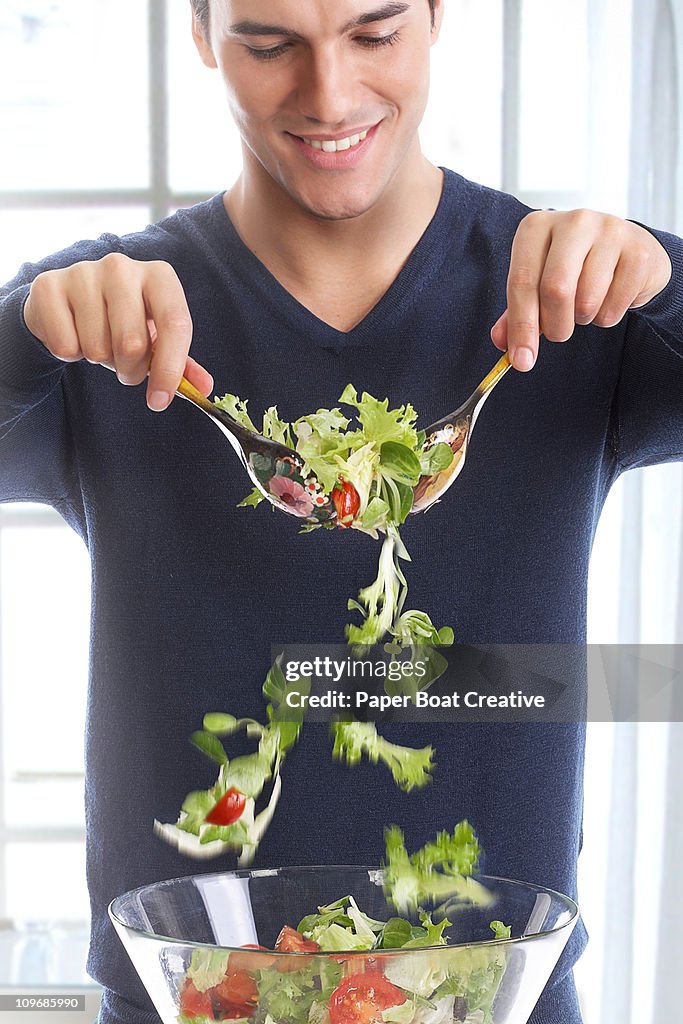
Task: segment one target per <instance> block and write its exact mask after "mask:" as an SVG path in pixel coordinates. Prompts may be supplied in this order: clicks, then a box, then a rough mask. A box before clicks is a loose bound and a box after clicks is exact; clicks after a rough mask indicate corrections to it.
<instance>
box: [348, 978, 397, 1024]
mask: <svg viewBox="0 0 683 1024" xmlns="http://www.w3.org/2000/svg"><path fill="white" fill-rule="evenodd" d="M405 1001H406V995H405V992H402V991H401V989H400V988H397V987H396V985H392V984H391V982H390V981H388V980H387V979H386V978H385V977H384V975H383V974H380V972H379V971H375V970H370V971H363V972H362V973H361V974H350V975H349V976H348V977H346V978H344V980H343V981H341V982H340V983H339V985H337V987H336V989H335V990H334V992H333V993H332V995H331V996H330V1024H382V1010H386V1009H388V1007H390V1006H400V1005H401V1003H405Z"/></svg>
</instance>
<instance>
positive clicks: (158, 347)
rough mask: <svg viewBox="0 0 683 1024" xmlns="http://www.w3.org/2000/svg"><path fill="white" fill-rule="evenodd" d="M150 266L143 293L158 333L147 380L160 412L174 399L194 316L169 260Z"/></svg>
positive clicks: (150, 397) (151, 399)
mask: <svg viewBox="0 0 683 1024" xmlns="http://www.w3.org/2000/svg"><path fill="white" fill-rule="evenodd" d="M150 269H151V273H150V275H149V276H148V277H147V279H146V281H145V285H144V289H143V296H144V300H145V307H146V310H147V316H148V317H149V318H150V319H152V320H153V321H154V325H155V328H156V332H157V337H156V342H155V346H154V361H153V363H152V366H151V367H150V371H149V380H148V382H147V404H148V406H149V408H150V409H152V410H154V411H155V412H161V411H162V410H163V409H165V408H167V406H168V405H169V404H170V402H171V401H172V399H173V396H174V394H175V392H176V390H177V388H178V384H179V383H180V378H181V377H182V376H183V371H184V370H185V366H186V363H187V358H188V351H189V348H190V343H191V341H192V318H191V317H190V311H189V309H188V307H187V300H186V299H185V293H184V292H183V289H182V285H181V284H180V281H179V280H178V278H177V276H176V274H175V272H174V271H173V269H172V268H171V267H170V266H168V264H152V265H150Z"/></svg>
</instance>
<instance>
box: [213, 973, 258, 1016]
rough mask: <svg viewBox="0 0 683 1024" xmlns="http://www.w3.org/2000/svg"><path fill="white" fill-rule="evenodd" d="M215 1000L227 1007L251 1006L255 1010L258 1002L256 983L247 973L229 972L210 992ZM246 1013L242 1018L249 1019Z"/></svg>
mask: <svg viewBox="0 0 683 1024" xmlns="http://www.w3.org/2000/svg"><path fill="white" fill-rule="evenodd" d="M210 991H211V995H212V997H213V998H214V999H216V1000H218V1001H219V1002H220V1003H221V1004H223V1005H226V1006H234V1007H244V1006H250V1007H251V1010H253V1008H254V1006H256V1003H257V1002H258V989H257V987H256V982H255V981H254V979H253V978H252V976H251V975H250V974H248V973H247V972H246V971H235V972H232V971H231V970H230V971H229V973H228V974H226V976H225V977H224V978H223V980H222V981H221V982H220V984H218V985H214V987H213V988H212V989H211V990H210ZM249 1015H250V1014H249V1013H245V1014H243V1015H242V1016H244V1017H248V1016H249Z"/></svg>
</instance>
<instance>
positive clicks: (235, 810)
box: [204, 786, 247, 825]
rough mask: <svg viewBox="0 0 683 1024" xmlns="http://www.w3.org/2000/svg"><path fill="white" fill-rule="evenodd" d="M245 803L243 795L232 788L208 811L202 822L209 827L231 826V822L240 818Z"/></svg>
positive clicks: (245, 799)
mask: <svg viewBox="0 0 683 1024" xmlns="http://www.w3.org/2000/svg"><path fill="white" fill-rule="evenodd" d="M246 802H247V798H246V797H245V795H244V793H240V791H239V789H235V787H234V786H233V787H232V788H231V789H229V790H228V792H227V793H226V794H225V796H222V797H221V798H220V800H219V801H218V803H217V804H216V806H215V807H213V808H212V809H211V810H210V811H209V813H208V814H207V816H206V818H205V819H204V821H208V822H209V824H210V825H232V823H233V821H237V819H238V818H239V817H240V816H241V814H242V811H243V810H244V807H245V804H246Z"/></svg>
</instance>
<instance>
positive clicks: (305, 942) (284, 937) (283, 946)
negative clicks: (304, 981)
mask: <svg viewBox="0 0 683 1024" xmlns="http://www.w3.org/2000/svg"><path fill="white" fill-rule="evenodd" d="M275 949H276V950H277V951H278V952H280V953H317V952H318V950H319V949H320V946H319V945H318V943H317V942H314V941H313V939H306V938H304V936H303V935H302V934H301V932H298V931H297V930H296V928H290V927H289V925H287V924H286V925H285V926H284V928H283V929H282V931H281V932H280V934H279V935H278V937H277V939H276V940H275ZM275 966H276V967H277V969H278V971H280V973H281V974H284V973H286V972H288V971H298V970H299V969H300V968H301V966H302V964H301V960H300V959H299V957H296V956H291V957H290V956H279V957H278V958H277V961H276V964H275Z"/></svg>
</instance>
